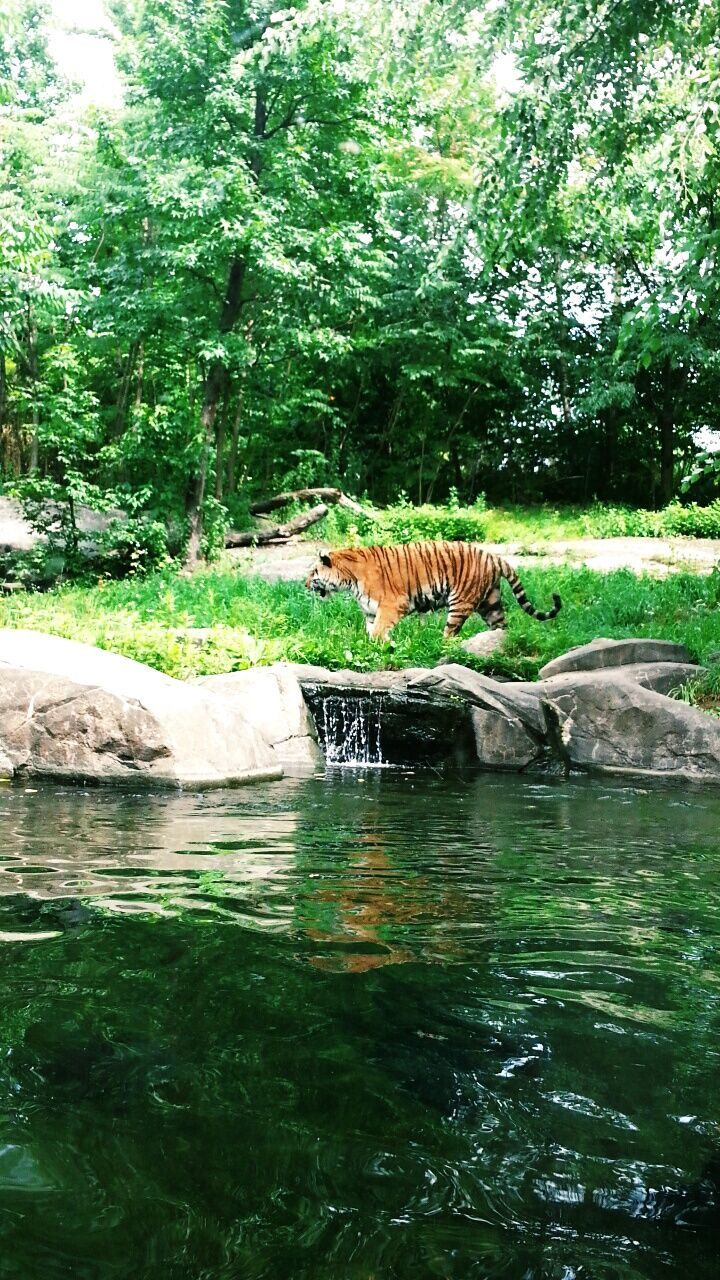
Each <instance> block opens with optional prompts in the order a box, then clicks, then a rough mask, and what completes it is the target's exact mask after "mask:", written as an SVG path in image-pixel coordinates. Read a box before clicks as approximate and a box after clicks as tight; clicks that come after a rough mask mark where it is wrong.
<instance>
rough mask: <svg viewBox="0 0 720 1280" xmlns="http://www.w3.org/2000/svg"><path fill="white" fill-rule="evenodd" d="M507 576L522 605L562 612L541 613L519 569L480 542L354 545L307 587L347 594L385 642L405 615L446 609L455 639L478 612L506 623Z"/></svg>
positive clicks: (492, 622)
mask: <svg viewBox="0 0 720 1280" xmlns="http://www.w3.org/2000/svg"><path fill="white" fill-rule="evenodd" d="M503 578H505V580H506V581H507V583H508V584H509V586H510V589H511V591H512V593H513V595H514V596H515V599H516V600H517V602H518V604H519V605H520V608H521V609H524V610H525V613H529V614H530V616H531V617H533V618H537V620H538V621H539V622H546V621H547V620H548V619H549V618H554V617H556V615H557V614H558V613H559V611H560V608H561V604H560V597H559V596H557V595H553V608H552V609H550V610H548V612H547V613H539V612H538V611H537V609H535V608H534V607H533V606H532V605H531V604H530V602H529V600H528V598H527V596H526V595H525V592H524V590H523V586H522V583H521V582H520V579H519V578H518V576H517V574H516V572H515V570H514V569H513V568H512V566H511V565H509V564H508V562H507V560H503V558H502V557H501V556H496V555H493V554H492V553H491V552H489V551H485V550H484V549H483V548H482V547H481V546H479V545H478V543H476V542H412V543H408V544H405V545H401V546H396V547H352V548H349V549H348V550H346V551H332V552H329V553H327V554H323V555H321V556H320V558H319V560H318V562H317V564H316V565H315V568H314V569H313V571H312V573H311V574H310V576H309V578H308V579H307V582H306V583H305V586H306V587H308V588H309V589H310V590H311V591H316V592H318V594H320V595H328V594H329V593H330V592H333V591H349V592H350V594H351V595H353V596H354V597H355V599H356V600H357V602H358V604H359V605H360V608H361V609H362V611H363V613H364V614H365V623H366V626H367V629H368V633H369V634H370V635H371V636H373V637H374V638H375V639H379V640H384V639H386V637H387V636H388V634H389V632H390V631H391V630H392V628H393V627H394V626H395V624H396V623H397V622H399V621H400V619H401V618H404V617H405V615H406V614H408V613H426V612H428V611H429V610H435V609H442V608H445V607H447V610H448V616H447V623H446V626H445V637H446V639H447V638H448V637H449V636H454V635H456V634H457V632H458V631H459V630H460V628H461V627H462V625H463V623H464V622H465V621H466V620H467V619H468V618H469V617H470V615H471V613H479V614H480V616H481V617H482V618H483V619H484V621H485V622H486V623H487V624H488V626H489V627H490V628H491V629H493V630H499V629H502V628H503V627H504V626H505V614H504V611H503V606H502V600H501V597H500V582H501V581H502V579H503Z"/></svg>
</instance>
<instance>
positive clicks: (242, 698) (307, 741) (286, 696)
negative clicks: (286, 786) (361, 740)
mask: <svg viewBox="0 0 720 1280" xmlns="http://www.w3.org/2000/svg"><path fill="white" fill-rule="evenodd" d="M193 684H194V685H196V686H197V687H198V688H201V689H204V690H205V691H206V692H207V693H210V694H212V695H213V696H215V697H219V698H221V699H222V700H223V702H224V703H225V704H226V705H227V706H231V707H234V708H235V709H236V710H237V711H238V712H239V713H240V715H242V716H243V717H244V719H245V720H247V721H248V723H249V724H251V725H253V727H254V728H255V729H256V730H257V731H258V733H260V734H262V736H263V738H265V739H266V740H267V741H268V742H269V743H270V745H271V746H272V747H273V749H274V751H275V754H276V756H277V758H278V760H279V761H280V762H281V763H282V764H290V765H297V764H308V765H317V764H320V763H322V759H323V755H322V751H321V750H320V747H319V746H318V741H317V733H316V731H315V724H314V722H313V718H312V716H311V715H310V712H309V710H308V708H307V704H306V702H305V699H304V698H303V695H302V689H301V688H300V683H299V681H298V679H297V677H296V675H295V673H294V671H293V669H292V668H291V667H289V666H286V665H285V664H283V663H277V664H275V665H273V666H270V667H251V668H249V670H247V671H232V672H230V673H229V674H227V675H219V676H201V677H200V678H199V679H198V680H195V681H193Z"/></svg>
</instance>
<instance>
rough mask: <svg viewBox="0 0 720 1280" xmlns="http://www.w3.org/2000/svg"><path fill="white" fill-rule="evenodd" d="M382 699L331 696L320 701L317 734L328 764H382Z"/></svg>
mask: <svg viewBox="0 0 720 1280" xmlns="http://www.w3.org/2000/svg"><path fill="white" fill-rule="evenodd" d="M381 723H382V698H381V697H374V698H368V697H365V698H361V697H357V698H353V697H348V696H345V695H342V696H341V695H338V696H334V695H330V696H328V697H325V698H323V700H322V711H321V714H320V716H319V725H318V732H319V737H320V743H321V746H322V749H323V754H324V756H325V759H326V761H327V763H328V764H331V765H355V766H357V765H364V766H368V765H374V766H378V765H382V764H384V763H385V761H384V760H383V752H382V743H381V736H380V729H381Z"/></svg>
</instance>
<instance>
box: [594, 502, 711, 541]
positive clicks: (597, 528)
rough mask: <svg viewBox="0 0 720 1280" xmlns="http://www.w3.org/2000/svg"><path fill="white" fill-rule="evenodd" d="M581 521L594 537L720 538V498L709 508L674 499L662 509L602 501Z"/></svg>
mask: <svg viewBox="0 0 720 1280" xmlns="http://www.w3.org/2000/svg"><path fill="white" fill-rule="evenodd" d="M581 520H582V526H583V531H584V533H586V534H587V535H588V536H589V537H592V538H670V537H678V536H683V537H687V538H720V500H716V501H715V502H711V503H710V504H709V505H708V506H706V507H701V506H698V504H697V503H696V502H691V503H688V505H687V506H682V505H681V504H680V503H679V502H671V503H670V504H669V506H667V507H664V508H663V509H662V510H661V511H645V510H642V509H636V508H634V507H609V506H604V505H602V504H600V503H598V504H596V505H595V506H593V507H591V508H590V510H589V511H588V512H587V513H586V514H585V515H584V516H582V517H581Z"/></svg>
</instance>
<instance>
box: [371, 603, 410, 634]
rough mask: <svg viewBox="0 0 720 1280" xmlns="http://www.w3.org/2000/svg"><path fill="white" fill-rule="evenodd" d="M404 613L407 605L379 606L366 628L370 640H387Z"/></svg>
mask: <svg viewBox="0 0 720 1280" xmlns="http://www.w3.org/2000/svg"><path fill="white" fill-rule="evenodd" d="M406 613H407V605H404V606H403V605H400V604H399V603H394V604H391V605H388V604H381V605H380V608H379V609H378V611H377V614H376V615H375V618H374V619H373V620H372V623H371V625H370V626H368V635H369V636H370V638H371V639H372V640H387V638H388V636H389V635H390V632H391V631H392V629H393V627H394V626H395V624H396V623H397V622H399V621H400V619H401V618H402V617H404V615H405V614H406ZM368 622H370V619H368Z"/></svg>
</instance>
